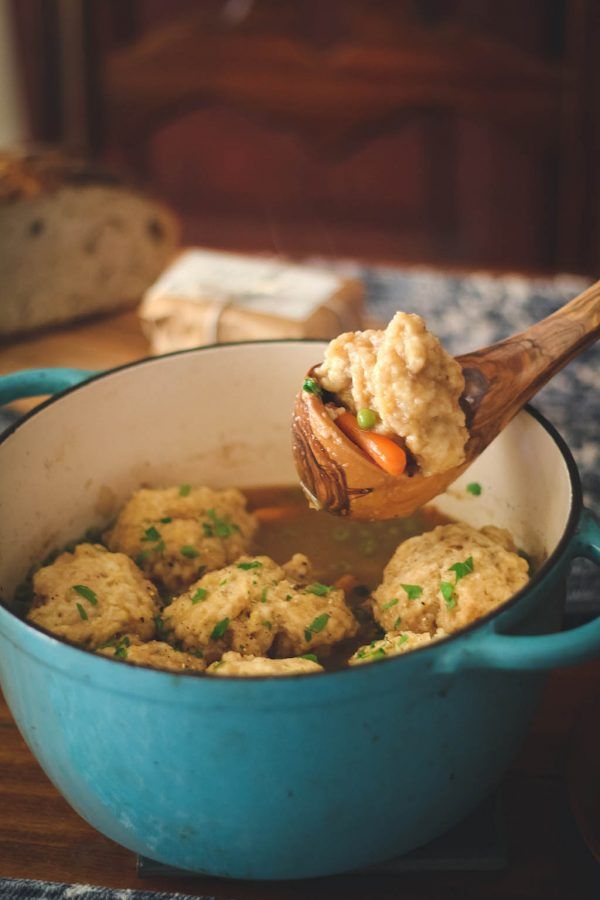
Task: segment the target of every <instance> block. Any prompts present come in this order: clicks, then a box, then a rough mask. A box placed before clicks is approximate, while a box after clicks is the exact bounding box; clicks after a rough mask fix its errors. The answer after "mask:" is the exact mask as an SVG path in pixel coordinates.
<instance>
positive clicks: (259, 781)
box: [0, 341, 600, 878]
mask: <svg viewBox="0 0 600 900" xmlns="http://www.w3.org/2000/svg"><path fill="white" fill-rule="evenodd" d="M323 346H324V345H323V344H321V343H305V342H301V341H292V342H274V343H270V342H259V343H253V344H238V345H230V346H219V347H207V348H203V349H199V350H192V351H189V352H186V353H180V354H175V355H172V356H165V357H160V358H157V359H153V360H146V361H142V362H139V363H135V364H133V365H130V366H126V367H124V368H121V369H116V370H114V371H112V372H107V373H103V374H100V375H92V376H91V375H90V373H74V372H72V371H68V370H66V371H65V370H55V371H53V372H52V371H50V372H42V373H39V372H37V373H31V372H23V373H20V374H18V375H16V376H8V377H7V378H6V379H4V381H3V382H0V401H1V402H6V401H7V400H10V399H12V398H14V397H17V396H23V395H32V394H36V395H37V394H40V393H43V392H46V393H52V392H56V391H59V390H61V389H63V388H66V389H65V390H63V391H62V393H57V394H56V395H55V396H54V397H52V398H51V399H50V400H48V401H46V402H45V403H43V404H42V405H41V406H40V407H38V408H37V409H36V410H35V411H34V412H33V413H31V414H30V415H28V416H27V417H26V418H25V419H24V420H23V421H21V422H20V423H19V424H18V425H16V426H15V427H13V428H12V429H11V430H10V431H9V432H8V433H7V434H5V435H4V437H3V438H2V441H1V443H0V591H1V594H2V596H3V597H4V598H5V601H6V605H5V606H2V607H0V678H1V683H2V688H3V690H4V693H5V696H6V699H7V701H8V704H9V706H10V708H11V710H12V713H13V715H14V717H15V719H16V722H17V724H18V726H19V728H20V730H21V732H22V734H23V736H24V738H25V740H26V741H27V743H28V744H29V747H30V748H31V750H32V752H33V753H34V754H35V756H36V758H37V759H38V760H39V762H40V764H41V766H42V767H43V769H44V771H45V772H46V773H47V775H48V777H49V778H50V779H51V781H52V782H53V783H54V784H55V785H56V787H57V788H58V789H59V790H60V791H61V793H62V794H63V795H64V796H65V798H66V799H67V800H68V802H69V803H70V804H71V805H72V806H73V808H74V809H75V810H76V811H77V812H78V813H79V814H80V815H81V816H82V817H83V818H84V819H86V820H87V821H88V822H90V823H91V824H92V825H93V826H94V827H95V828H97V829H98V830H99V831H101V832H103V833H104V834H106V835H108V837H110V838H112V839H113V840H115V841H118V842H119V843H120V844H123V845H124V846H125V847H128V848H129V849H131V850H133V851H136V852H137V853H142V854H144V855H146V856H150V857H153V858H154V859H157V860H160V861H161V862H163V863H168V864H170V865H172V866H178V867H181V868H184V869H190V870H194V871H197V872H203V873H207V874H211V875H221V876H226V877H230V878H305V877H310V876H318V875H328V874H332V873H335V872H345V871H348V870H351V869H358V868H362V867H365V866H368V865H370V864H372V863H377V862H380V861H383V860H386V859H389V858H391V857H395V856H398V855H400V854H402V853H405V852H407V851H409V850H412V849H413V848H414V847H417V846H418V845H419V844H423V843H425V842H426V841H429V840H431V839H432V838H434V837H436V835H439V834H441V833H442V832H444V831H445V830H446V829H448V828H450V827H451V826H452V825H454V823H455V822H457V821H458V820H460V819H461V818H462V817H463V816H465V815H466V814H467V813H468V812H469V811H470V810H471V809H473V807H474V806H475V805H476V804H477V803H479V801H480V800H481V799H482V798H483V797H484V796H485V795H486V794H487V793H488V792H489V791H490V790H491V789H492V788H493V787H494V785H495V784H496V783H497V782H498V780H499V778H500V777H501V776H502V773H503V772H504V771H505V769H506V767H507V766H508V765H509V763H510V761H511V759H512V758H513V756H514V754H515V752H516V750H517V748H518V747H519V744H520V743H521V741H522V739H523V736H524V734H525V733H526V731H527V729H528V726H529V723H530V720H531V717H532V713H533V711H534V710H535V707H536V704H537V702H538V698H539V695H540V690H541V688H542V686H543V682H544V676H545V672H546V671H547V670H548V669H551V668H552V667H554V666H561V665H570V664H573V663H578V662H580V661H583V660H586V659H589V658H590V657H592V656H596V655H598V654H599V653H600V620H595V621H593V622H590V623H588V624H586V625H583V626H582V627H579V628H576V629H573V630H572V631H569V632H565V633H561V632H560V623H561V616H562V611H563V603H564V596H565V580H566V578H567V575H568V572H569V567H570V565H571V561H572V560H573V558H574V557H576V556H586V557H588V558H590V559H593V560H595V561H596V562H598V560H599V558H600V531H599V528H598V525H597V524H596V522H595V521H594V519H593V518H592V517H591V515H590V514H589V513H586V512H582V506H581V492H580V486H579V479H578V475H577V471H576V468H575V465H574V463H573V460H572V457H571V454H570V453H569V451H568V449H567V447H566V446H565V444H564V442H563V441H562V440H561V438H560V437H559V436H558V435H557V434H556V432H555V431H554V429H553V428H552V427H551V426H550V425H549V424H548V423H547V422H545V421H544V420H543V419H542V418H541V416H539V415H538V414H537V413H535V412H534V411H533V410H527V411H524V412H522V413H521V414H520V415H519V416H517V418H516V419H515V420H514V421H513V422H512V423H511V425H510V426H509V427H508V428H507V429H506V430H505V431H504V432H503V433H502V435H501V436H500V437H499V438H498V439H497V440H496V441H495V442H494V444H493V445H492V446H491V447H489V448H488V450H486V452H485V453H484V454H483V456H482V457H481V458H480V459H479V460H478V461H477V462H476V463H475V464H474V465H473V467H472V468H471V469H469V472H468V473H467V476H466V477H465V478H463V479H462V481H460V482H458V483H457V484H456V485H455V486H454V487H453V488H452V490H451V491H449V493H448V494H447V495H445V496H444V497H442V498H440V499H439V503H438V506H439V507H440V508H441V510H442V511H444V512H446V513H448V514H449V515H451V516H456V517H458V518H461V519H464V520H465V521H467V522H470V523H471V524H473V525H476V526H479V525H483V524H485V523H489V522H493V523H495V524H497V525H500V526H503V527H506V528H509V529H510V531H511V532H512V533H513V535H514V536H515V538H516V540H517V542H518V544H519V545H520V546H522V547H524V548H525V549H526V550H527V551H528V552H529V553H531V554H532V555H533V556H535V557H538V558H544V559H545V562H544V563H543V564H542V565H541V567H540V568H539V570H538V572H537V574H536V576H535V577H534V578H533V580H532V581H531V582H530V584H529V585H528V586H527V587H526V588H524V589H523V590H521V591H520V592H519V593H518V594H517V595H516V596H515V597H513V598H512V599H511V600H510V601H509V602H508V603H506V604H505V605H504V606H503V607H502V608H501V609H499V610H497V611H496V612H494V613H492V614H490V615H488V616H486V617H485V618H483V619H481V620H480V621H478V622H476V623H474V624H473V625H472V626H470V627H469V628H466V629H465V630H464V631H461V632H458V633H456V634H454V635H453V636H452V637H451V638H448V639H447V640H444V641H442V642H440V643H436V644H433V645H431V646H428V647H425V648H424V649H420V650H417V651H415V652H413V653H410V654H406V655H404V656H398V657H396V658H391V659H384V660H382V661H380V662H376V663H373V664H371V665H366V666H359V667H356V668H352V669H347V670H344V671H340V672H337V673H334V674H316V675H308V676H307V675H304V676H296V677H292V678H283V679H274V678H264V679H237V678H231V679H218V678H217V679H211V678H206V677H203V676H202V675H195V674H171V673H167V672H159V671H154V670H151V669H146V668H136V667H134V666H132V665H129V664H127V663H122V662H118V661H116V660H113V659H108V658H104V657H100V656H95V655H94V654H92V653H89V652H87V651H85V650H81V649H79V648H77V647H74V646H70V645H69V644H66V643H62V642H60V641H57V640H55V639H54V638H53V637H51V636H50V635H49V634H47V633H45V632H43V631H42V630H39V629H36V628H34V627H32V626H30V625H27V624H25V622H23V621H21V619H19V618H18V617H17V616H16V615H15V614H13V612H11V611H10V603H9V601H10V597H11V596H12V594H13V592H14V589H15V587H16V585H17V584H18V583H19V582H20V581H21V580H22V578H23V576H24V575H25V573H26V572H27V570H28V568H29V567H30V565H31V564H32V563H34V562H35V561H36V560H39V559H40V558H42V557H43V556H44V555H45V554H46V553H47V551H49V550H50V549H52V548H54V547H59V546H60V545H61V544H63V543H65V542H67V541H69V540H70V539H72V538H73V537H75V536H77V535H79V534H81V533H83V532H84V531H85V529H86V528H87V527H88V526H90V525H100V524H103V523H104V522H105V521H106V520H107V518H108V517H109V516H110V515H111V514H112V513H113V512H114V510H115V509H116V508H117V507H118V505H119V504H120V503H122V502H123V501H124V500H125V498H126V497H127V495H128V494H129V492H130V491H132V490H133V489H134V488H136V487H138V486H139V485H140V484H142V483H144V484H154V485H164V484H173V483H175V484H177V483H182V482H197V483H208V484H211V485H213V486H214V487H224V486H226V485H239V486H251V485H277V484H286V483H287V484H289V483H291V482H293V481H294V478H295V475H294V470H293V465H292V458H291V450H290V416H291V411H292V403H293V399H294V394H295V391H296V390H297V387H298V385H299V383H300V381H301V379H302V376H303V374H304V372H306V370H307V369H308V368H309V367H310V365H312V364H313V363H314V362H315V361H316V360H318V359H319V357H320V356H321V355H322V351H323ZM82 379H87V380H86V381H85V382H84V383H80V384H78V382H81V381H82ZM466 481H479V482H480V483H481V484H482V485H483V493H482V495H481V497H479V498H474V497H472V496H471V495H470V494H469V493H468V492H467V491H465V490H464V487H465V483H466ZM540 824H541V823H540Z"/></svg>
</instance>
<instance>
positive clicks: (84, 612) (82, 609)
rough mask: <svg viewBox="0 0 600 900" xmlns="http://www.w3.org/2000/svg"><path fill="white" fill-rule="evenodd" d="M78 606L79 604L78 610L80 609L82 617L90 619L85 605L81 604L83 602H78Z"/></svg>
mask: <svg viewBox="0 0 600 900" xmlns="http://www.w3.org/2000/svg"><path fill="white" fill-rule="evenodd" d="M76 606H77V609H78V611H79V615H80V617H81V618H82V619H89V616H88V614H87V613H86V611H85V609H84V608H83V606H82V605H81V603H77V604H76Z"/></svg>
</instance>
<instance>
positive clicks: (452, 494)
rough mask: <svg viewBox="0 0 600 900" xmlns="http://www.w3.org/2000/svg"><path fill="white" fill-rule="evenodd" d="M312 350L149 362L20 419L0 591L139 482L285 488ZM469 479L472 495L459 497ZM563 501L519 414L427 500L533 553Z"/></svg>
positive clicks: (103, 517)
mask: <svg viewBox="0 0 600 900" xmlns="http://www.w3.org/2000/svg"><path fill="white" fill-rule="evenodd" d="M324 346H325V344H320V343H303V342H301V341H298V342H291V343H257V344H241V345H237V346H223V347H214V348H208V349H205V350H197V351H193V352H191V353H186V354H182V355H179V356H171V357H163V358H159V359H155V360H150V361H147V362H144V363H141V364H139V365H136V366H133V367H130V368H128V369H124V370H122V371H120V372H115V373H112V374H110V375H109V376H108V377H104V378H100V379H99V380H97V381H95V382H92V383H91V384H88V385H86V386H84V387H82V388H80V389H77V390H75V391H74V392H72V393H70V394H68V395H67V396H65V397H64V398H61V399H60V400H59V401H58V402H56V403H53V404H51V405H50V406H48V407H47V408H45V409H43V410H41V411H40V412H38V413H36V414H35V415H34V416H33V417H32V418H30V419H29V420H28V421H26V422H24V423H23V424H22V425H21V426H20V427H19V428H17V430H16V431H15V432H14V433H13V434H12V435H10V436H9V437H8V438H7V439H6V440H5V441H4V442H3V443H2V444H0V595H1V596H3V597H5V598H8V597H10V595H11V594H12V591H13V590H14V587H15V585H16V584H17V583H18V582H19V581H20V580H21V579H22V578H23V575H24V574H25V572H26V571H27V569H28V568H29V566H30V565H31V564H32V563H33V562H35V561H37V560H39V559H40V558H41V557H43V556H44V555H45V554H46V553H47V552H48V551H49V550H51V549H53V548H55V547H59V546H61V545H63V544H65V543H67V542H68V541H69V540H72V539H73V538H75V537H78V536H80V535H81V534H83V532H84V531H85V529H86V528H88V527H89V526H90V525H101V524H105V523H106V522H107V521H109V520H110V518H111V514H112V513H113V512H114V510H115V509H116V508H117V506H118V505H119V504H120V503H121V502H123V501H124V500H125V498H126V497H127V495H128V494H129V493H130V491H132V490H133V489H134V488H136V487H139V486H140V485H144V484H145V485H168V484H179V483H184V482H191V483H198V484H202V483H205V484H210V485H212V486H214V487H224V486H231V485H235V486H239V487H244V486H253V485H254V486H258V485H277V484H290V483H293V482H295V480H296V477H295V471H294V467H293V462H292V456H291V448H290V419H291V413H292V404H293V400H294V396H295V393H296V391H297V390H298V386H299V384H300V383H301V380H302V377H303V375H304V373H305V372H306V371H307V369H308V368H309V367H310V366H311V365H312V364H314V363H315V362H316V361H317V360H318V359H319V358H320V357H321V356H322V351H323V348H324ZM471 481H478V482H479V483H480V484H481V485H482V487H483V493H482V495H481V496H480V497H473V496H471V494H469V493H467V492H466V491H465V489H464V487H465V485H466V484H468V483H469V482H471ZM571 501H572V496H571V484H570V479H569V473H568V469H567V466H566V463H565V460H564V458H563V456H562V453H561V452H560V450H559V448H558V446H557V445H556V444H555V442H554V441H553V439H552V438H551V437H550V435H549V434H548V433H547V432H546V430H545V429H544V428H543V427H542V426H541V425H540V424H539V423H538V422H537V421H536V420H535V419H534V418H533V417H532V416H531V415H530V414H528V413H526V412H523V413H521V414H520V415H519V416H518V417H517V418H516V419H515V420H514V421H513V422H512V424H511V425H510V426H509V427H508V428H507V429H506V430H505V431H504V432H503V434H501V435H500V437H499V438H498V439H497V440H496V441H495V442H494V444H493V445H492V446H491V447H489V448H488V450H487V451H486V452H485V453H484V454H483V455H482V456H481V457H480V459H479V460H477V462H476V463H474V465H473V466H472V467H471V468H470V469H469V470H468V472H466V473H465V475H464V476H463V477H462V478H461V479H460V481H459V482H456V483H455V485H454V486H453V487H452V488H451V490H450V491H449V492H448V494H446V495H444V497H442V498H439V499H438V500H437V501H436V505H437V506H438V507H439V508H440V509H442V510H443V511H444V512H446V513H448V514H449V515H451V516H454V517H456V518H459V519H463V520H464V521H467V522H469V523H471V524H473V525H476V526H480V525H484V524H487V523H494V524H496V525H499V526H502V527H505V528H508V529H509V530H510V531H511V532H512V533H513V535H514V537H515V539H516V541H517V543H518V544H519V545H520V546H522V547H523V548H524V549H526V550H527V551H528V552H529V553H531V554H533V555H535V556H536V557H538V558H539V557H543V556H547V555H549V554H550V553H551V552H552V551H553V550H554V548H555V547H556V545H557V544H558V542H559V540H560V538H561V536H562V534H563V532H564V530H565V527H566V524H567V520H568V516H569V511H570V507H571Z"/></svg>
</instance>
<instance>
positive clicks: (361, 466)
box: [292, 281, 600, 519]
mask: <svg viewBox="0 0 600 900" xmlns="http://www.w3.org/2000/svg"><path fill="white" fill-rule="evenodd" d="M598 337H600V281H598V282H596V283H595V284H593V285H592V286H591V287H590V288H588V290H586V291H584V292H583V294H580V295H579V296H578V297H576V298H575V299H574V300H571V302H570V303H567V304H566V306H563V307H562V308H561V309H559V310H557V312H555V313H553V314H552V315H551V316H548V317H547V318H546V319H542V321H541V322H538V323H537V324H536V325H533V326H532V327H531V328H528V329H527V331H523V332H521V333H520V334H516V335H513V337H509V338H507V339H506V340H504V341H500V342H499V343H497V344H492V345H491V346H490V347H485V348H483V349H482V350H476V351H475V352H474V353H466V354H465V355H464V356H458V357H457V361H458V362H459V363H460V366H461V368H462V370H463V375H464V377H465V389H464V392H463V395H462V397H461V405H462V406H463V409H464V410H465V413H466V419H467V427H468V429H469V435H470V437H469V440H468V442H467V445H466V448H465V452H466V460H465V462H464V463H462V464H461V465H460V466H456V467H455V468H453V469H449V470H448V471H446V472H442V473H440V474H437V475H430V476H424V475H420V474H418V473H417V474H415V475H412V476H409V475H407V474H406V473H404V474H402V475H389V474H388V473H386V472H384V471H383V469H380V468H379V466H377V465H376V464H375V463H374V462H372V461H371V460H370V458H369V457H368V456H367V455H366V454H365V453H363V451H362V450H360V449H359V448H358V447H357V445H356V444H354V443H353V442H352V441H351V440H350V439H349V438H348V437H346V435H345V434H344V433H343V432H342V431H341V430H340V429H339V428H338V427H337V425H336V424H335V422H334V421H333V420H332V419H331V418H330V416H329V415H328V413H327V411H326V409H325V406H324V404H323V402H322V400H321V398H320V397H318V396H316V395H315V394H310V393H307V392H306V391H302V390H301V391H300V393H299V394H298V396H297V398H296V404H295V408H294V418H293V425H292V432H293V450H294V460H295V463H296V469H297V471H298V475H299V476H300V482H301V484H302V487H303V489H304V491H305V493H306V494H307V496H308V498H309V500H310V501H311V503H312V504H313V505H314V506H316V507H317V508H319V509H324V510H327V511H328V512H332V513H337V514H338V515H347V516H352V517H353V518H357V519H389V518H392V517H395V516H409V515H411V514H412V513H413V512H414V511H415V510H416V509H418V508H419V507H420V506H423V504H425V503H427V502H428V501H429V500H431V499H432V498H433V497H436V496H437V495H438V494H441V493H443V491H445V490H446V488H447V487H448V485H450V484H452V482H453V481H454V480H455V479H456V478H458V476H459V475H461V474H462V472H464V471H465V469H467V468H468V467H469V466H470V465H471V463H472V462H473V461H474V460H475V459H477V457H478V456H479V454H480V453H482V451H483V450H485V448H486V447H487V446H488V444H490V443H491V442H492V441H493V440H494V438H495V437H496V436H497V435H498V434H499V433H500V431H502V429H503V428H504V427H505V426H506V425H507V424H508V423H509V422H510V420H511V419H512V418H513V417H514V416H515V415H516V414H517V413H518V411H519V410H520V409H521V407H522V406H523V405H524V404H525V403H527V401H528V400H529V399H530V398H531V397H532V396H533V395H534V394H535V393H536V392H537V391H539V390H540V388H542V387H543V386H544V385H545V384H546V383H547V382H548V381H549V380H550V379H551V378H552V376H553V375H555V374H556V373H557V372H558V371H559V370H560V369H562V368H563V366H565V365H566V364H567V363H568V362H570V361H571V360H572V359H573V358H574V357H575V356H577V355H578V354H579V353H581V352H582V351H583V350H585V349H586V348H587V347H589V346H590V345H591V344H593V343H594V341H596V340H597V339H598ZM308 375H309V376H311V377H314V369H311V370H310V371H309V373H308ZM573 399H575V398H573Z"/></svg>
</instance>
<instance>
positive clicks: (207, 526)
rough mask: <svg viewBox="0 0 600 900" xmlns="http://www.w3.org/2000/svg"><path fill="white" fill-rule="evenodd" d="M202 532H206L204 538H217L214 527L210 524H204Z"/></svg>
mask: <svg viewBox="0 0 600 900" xmlns="http://www.w3.org/2000/svg"><path fill="white" fill-rule="evenodd" d="M202 531H203V532H204V537H214V536H215V533H214V531H213V527H212V525H210V524H209V523H208V522H203V523H202Z"/></svg>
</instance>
